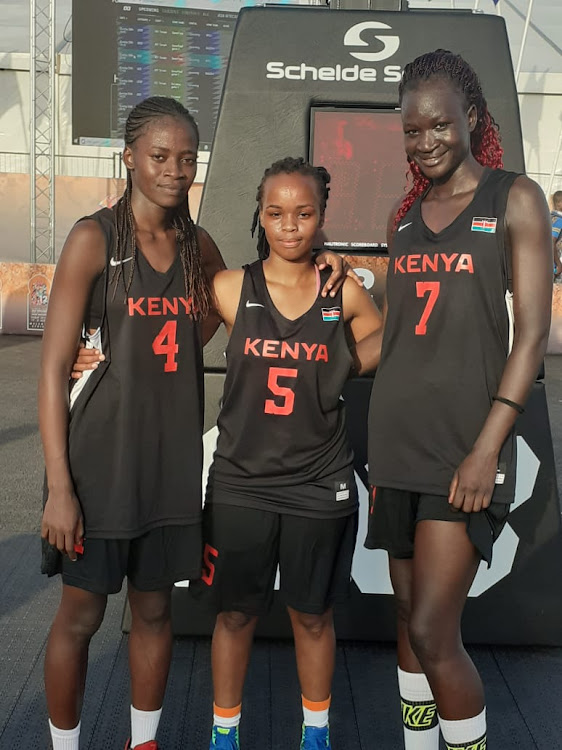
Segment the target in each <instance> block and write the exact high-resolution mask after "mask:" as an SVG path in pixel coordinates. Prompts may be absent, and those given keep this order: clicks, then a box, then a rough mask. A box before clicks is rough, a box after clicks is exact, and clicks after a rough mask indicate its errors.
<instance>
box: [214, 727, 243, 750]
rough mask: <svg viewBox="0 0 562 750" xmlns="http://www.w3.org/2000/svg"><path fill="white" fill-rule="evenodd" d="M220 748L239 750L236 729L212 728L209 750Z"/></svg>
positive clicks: (223, 749) (221, 749)
mask: <svg viewBox="0 0 562 750" xmlns="http://www.w3.org/2000/svg"><path fill="white" fill-rule="evenodd" d="M214 748H220V750H240V738H239V736H238V727H231V728H230V729H226V727H217V725H216V724H215V726H214V727H213V734H212V736H211V744H210V745H209V750H214Z"/></svg>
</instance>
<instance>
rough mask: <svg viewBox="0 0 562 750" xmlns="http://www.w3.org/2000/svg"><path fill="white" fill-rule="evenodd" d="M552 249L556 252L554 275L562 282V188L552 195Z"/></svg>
mask: <svg viewBox="0 0 562 750" xmlns="http://www.w3.org/2000/svg"><path fill="white" fill-rule="evenodd" d="M550 218H551V219H552V251H553V253H554V276H555V277H556V281H557V282H558V283H562V262H561V261H560V252H561V251H562V190H557V191H556V192H555V193H554V194H553V196H552V211H551V212H550Z"/></svg>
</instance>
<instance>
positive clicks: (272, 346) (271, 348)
mask: <svg viewBox="0 0 562 750" xmlns="http://www.w3.org/2000/svg"><path fill="white" fill-rule="evenodd" d="M278 346H279V342H278V341H270V340H269V339H266V340H265V341H264V342H263V352H262V357H274V358H275V359H277V358H278V357H279V354H278V352H277V351H276V349H277V347H278Z"/></svg>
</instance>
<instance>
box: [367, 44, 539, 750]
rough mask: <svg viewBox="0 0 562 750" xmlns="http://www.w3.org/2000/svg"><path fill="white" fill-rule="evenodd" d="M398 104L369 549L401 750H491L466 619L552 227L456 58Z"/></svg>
mask: <svg viewBox="0 0 562 750" xmlns="http://www.w3.org/2000/svg"><path fill="white" fill-rule="evenodd" d="M400 102H401V110H402V122H403V127H404V141H405V146H406V153H407V156H408V159H409V161H410V167H411V171H412V174H413V177H414V184H413V188H412V190H411V191H410V192H409V193H408V195H406V196H405V197H404V199H403V200H402V201H401V203H400V205H399V206H397V207H396V210H395V211H393V212H392V214H391V216H390V220H389V235H390V237H389V246H390V265H389V270H388V276H387V304H386V305H385V314H384V317H385V330H384V337H383V344H382V353H381V360H380V365H379V368H378V370H377V376H376V379H375V382H374V385H373V392H372V398H371V405H370V413H369V476H370V481H371V484H372V485H373V491H372V507H371V513H370V514H369V531H368V536H367V541H366V545H367V546H368V547H371V548H383V549H386V550H388V552H389V556H390V573H391V579H392V584H393V587H394V591H395V594H396V599H397V605H398V666H399V669H398V677H399V680H398V681H399V688H400V695H401V699H402V717H403V723H404V739H405V745H406V748H407V750H438V747H439V727H440V728H441V731H442V734H443V737H444V739H445V742H446V744H447V748H449V749H452V748H455V749H458V750H461V749H463V750H485V748H486V742H487V739H486V714H485V707H484V692H483V687H482V682H481V680H480V677H479V675H478V673H477V671H476V668H475V667H474V664H473V663H472V661H471V660H470V658H469V656H468V654H467V653H466V651H465V650H464V648H463V645H462V640H461V634H460V619H461V614H462V610H463V607H464V603H465V601H466V597H467V594H468V591H469V589H470V586H471V584H472V581H473V579H474V576H475V574H476V571H477V568H478V565H479V563H480V560H481V558H483V559H485V560H486V561H487V562H488V563H490V561H491V557H492V545H493V543H494V541H495V539H496V538H497V537H498V535H499V533H500V531H501V529H502V527H503V525H504V523H505V520H506V518H507V513H508V510H509V503H510V502H512V500H513V497H514V473H515V437H514V434H513V428H514V423H515V420H516V417H517V415H518V414H519V413H520V412H522V411H523V404H524V403H525V400H526V398H527V396H528V393H529V391H530V389H531V387H532V384H533V381H534V380H535V378H536V375H537V372H538V371H539V367H540V364H541V361H542V358H543V356H544V353H545V348H546V341H547V336H548V328H549V320H550V304H551V303H550V298H551V293H552V278H551V276H552V260H551V258H552V254H551V253H552V247H551V240H550V223H549V217H548V209H547V206H546V201H545V199H544V196H543V194H542V192H541V190H540V189H539V187H538V186H537V185H536V184H535V183H533V182H532V181H531V180H529V179H527V178H526V177H525V176H523V175H517V174H514V173H511V172H505V171H503V170H502V169H501V159H502V150H501V147H500V145H499V139H498V132H497V127H496V125H495V123H494V121H493V119H492V118H491V116H490V113H489V112H488V108H487V106H486V101H485V99H484V97H483V94H482V90H481V88H480V83H479V81H478V78H477V77H476V74H475V73H474V71H473V70H472V69H471V68H470V67H469V65H467V63H466V62H465V61H464V60H463V59H462V58H460V57H459V56H458V55H454V54H452V53H450V52H446V51H444V50H438V51H436V52H433V53H428V54H426V55H422V56H421V57H419V58H417V59H416V60H414V62H412V63H410V64H408V65H407V66H406V68H405V70H404V77H403V80H402V83H401V84H400ZM510 290H513V310H514V319H515V333H514V338H513V347H512V348H511V346H510V343H511V342H510V325H509V311H508V309H507V306H506V291H507V292H509V291H510ZM507 297H508V298H509V294H508V295H507ZM375 488H376V489H375ZM502 747H503V746H502Z"/></svg>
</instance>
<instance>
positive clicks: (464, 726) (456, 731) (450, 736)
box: [439, 708, 486, 750]
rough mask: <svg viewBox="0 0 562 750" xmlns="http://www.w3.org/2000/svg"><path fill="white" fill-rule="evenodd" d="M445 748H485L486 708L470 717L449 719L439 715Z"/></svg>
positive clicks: (469, 749) (482, 749) (470, 749)
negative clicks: (456, 719) (457, 719)
mask: <svg viewBox="0 0 562 750" xmlns="http://www.w3.org/2000/svg"><path fill="white" fill-rule="evenodd" d="M439 724H440V725H441V732H442V733H443V738H444V739H445V742H446V744H447V750H451V749H452V748H454V749H455V750H486V709H485V708H484V709H482V712H481V713H479V714H478V716H473V717H472V718H471V719H460V720H459V721H449V720H448V719H442V718H441V717H439Z"/></svg>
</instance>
